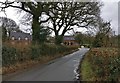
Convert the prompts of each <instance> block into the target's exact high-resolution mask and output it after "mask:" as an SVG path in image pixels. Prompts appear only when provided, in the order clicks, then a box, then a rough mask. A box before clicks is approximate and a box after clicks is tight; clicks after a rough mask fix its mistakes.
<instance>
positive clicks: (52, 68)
mask: <svg viewBox="0 0 120 83" xmlns="http://www.w3.org/2000/svg"><path fill="white" fill-rule="evenodd" d="M88 50H89V49H88V48H81V49H79V50H78V51H76V52H74V53H72V54H69V55H66V56H64V57H61V58H58V59H55V60H53V61H50V62H49V63H48V64H45V65H44V66H37V67H34V68H31V69H29V70H26V71H24V72H21V73H18V74H15V75H8V76H3V81H74V79H75V78H76V75H77V72H76V69H77V68H78V65H79V62H80V60H81V59H82V57H83V56H84V54H85V53H86V52H87V51H88Z"/></svg>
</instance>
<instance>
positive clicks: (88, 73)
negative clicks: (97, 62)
mask: <svg viewBox="0 0 120 83" xmlns="http://www.w3.org/2000/svg"><path fill="white" fill-rule="evenodd" d="M81 70H82V71H81V76H82V80H83V81H90V80H92V79H93V74H94V73H93V71H92V69H91V64H90V63H89V61H88V60H87V58H86V59H84V61H83V62H82V65H81Z"/></svg>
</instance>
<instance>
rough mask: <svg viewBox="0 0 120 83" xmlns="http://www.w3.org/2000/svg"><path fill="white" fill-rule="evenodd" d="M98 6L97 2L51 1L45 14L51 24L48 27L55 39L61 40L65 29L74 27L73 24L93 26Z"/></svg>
mask: <svg viewBox="0 0 120 83" xmlns="http://www.w3.org/2000/svg"><path fill="white" fill-rule="evenodd" d="M100 6H101V4H100V3H99V2H59V3H58V2H56V3H52V6H51V8H50V12H48V13H47V15H48V16H49V17H50V20H51V22H52V24H53V27H50V29H51V30H53V31H54V33H55V37H56V41H57V40H59V39H61V42H62V37H63V36H64V35H65V33H66V32H67V31H70V30H72V29H73V28H75V27H74V26H77V27H79V28H80V27H86V28H88V26H93V25H94V24H95V22H96V21H97V18H98V16H99V15H100ZM60 32H61V33H60ZM58 37H59V38H58ZM59 41H60V40H59ZM56 43H57V42H56ZM59 43H60V42H59ZM59 43H58V44H59Z"/></svg>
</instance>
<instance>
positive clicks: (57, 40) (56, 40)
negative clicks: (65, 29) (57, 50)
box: [55, 35, 63, 45]
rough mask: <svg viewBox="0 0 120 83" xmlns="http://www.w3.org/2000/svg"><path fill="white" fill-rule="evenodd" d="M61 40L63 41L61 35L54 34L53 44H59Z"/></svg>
mask: <svg viewBox="0 0 120 83" xmlns="http://www.w3.org/2000/svg"><path fill="white" fill-rule="evenodd" d="M62 42H63V36H62V35H57V36H55V44H56V45H61V43H62Z"/></svg>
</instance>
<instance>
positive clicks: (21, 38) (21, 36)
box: [9, 31, 32, 45]
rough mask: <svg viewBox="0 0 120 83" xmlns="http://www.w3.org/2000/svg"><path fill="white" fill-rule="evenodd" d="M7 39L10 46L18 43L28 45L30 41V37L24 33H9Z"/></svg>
mask: <svg viewBox="0 0 120 83" xmlns="http://www.w3.org/2000/svg"><path fill="white" fill-rule="evenodd" d="M9 39H10V41H11V43H12V44H15V43H19V44H25V45H28V44H29V43H30V42H31V41H32V35H30V34H29V33H24V32H15V31H11V32H10V34H9Z"/></svg>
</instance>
